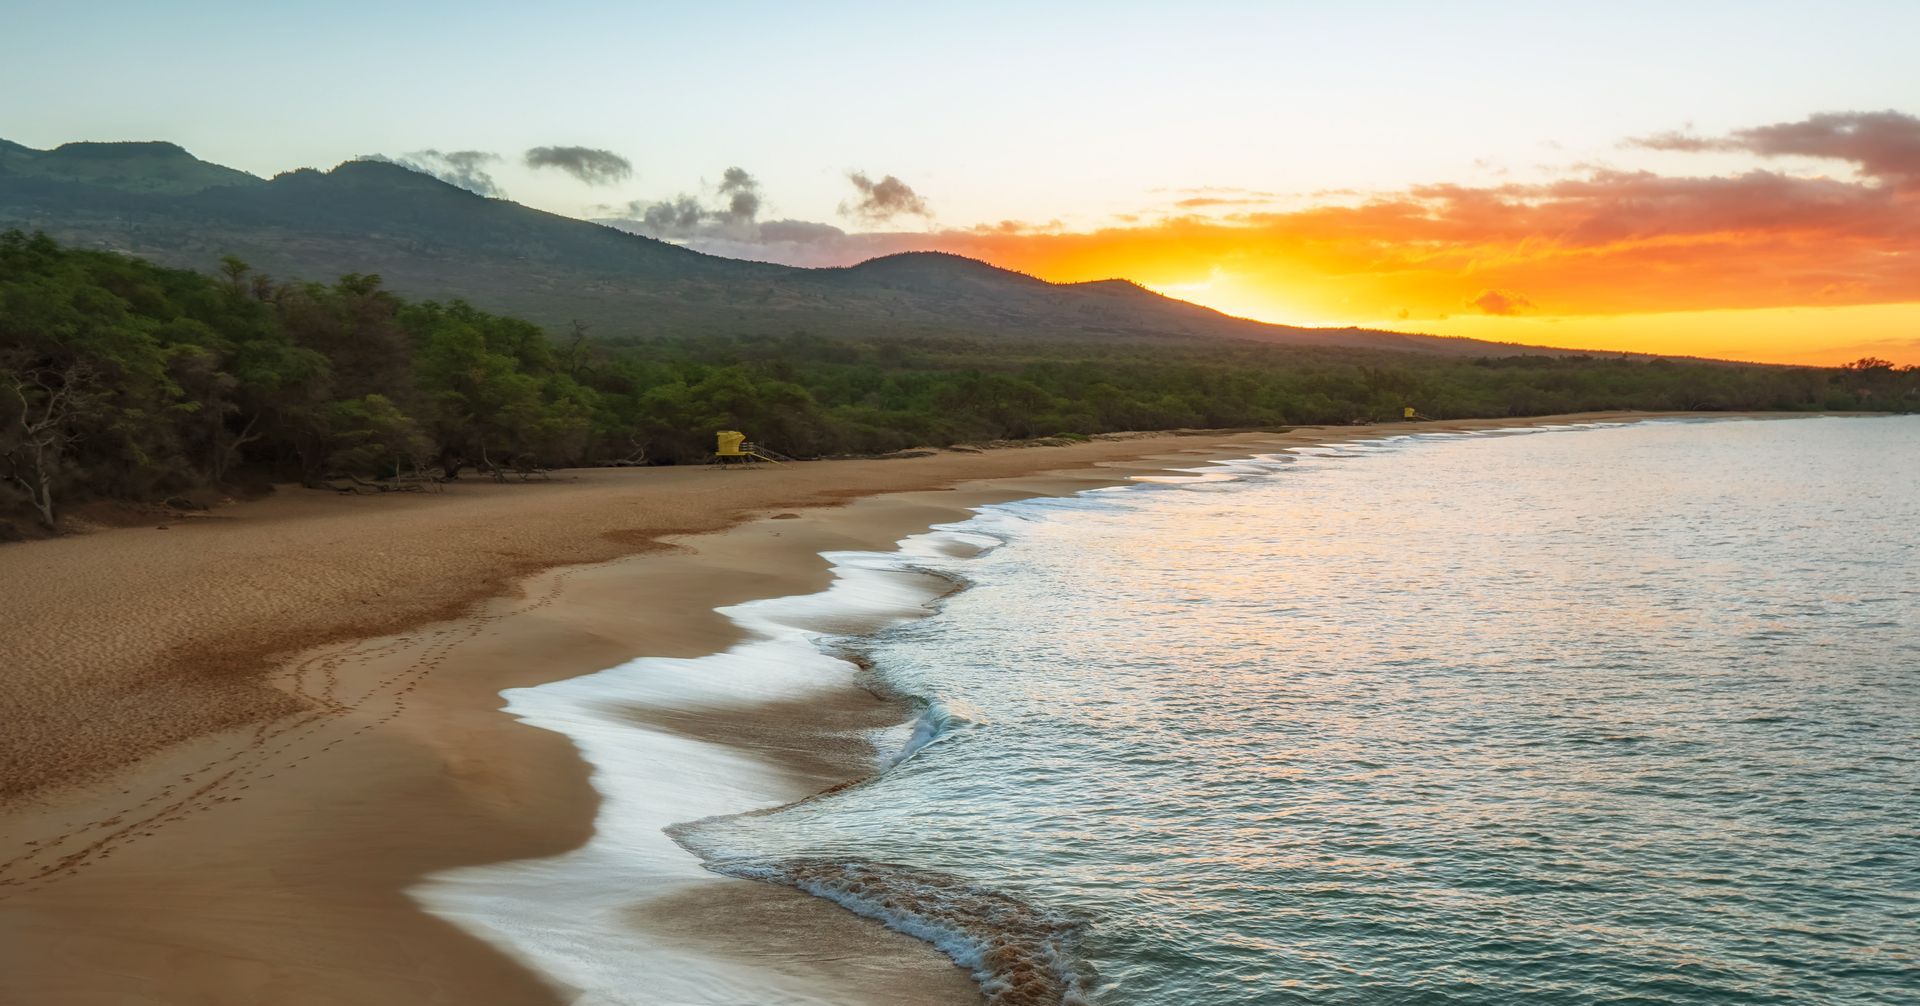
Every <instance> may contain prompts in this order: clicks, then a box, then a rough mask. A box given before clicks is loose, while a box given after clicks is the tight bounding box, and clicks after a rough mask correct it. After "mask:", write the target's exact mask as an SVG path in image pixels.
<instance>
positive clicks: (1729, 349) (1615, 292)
mask: <svg viewBox="0 0 1920 1006" xmlns="http://www.w3.org/2000/svg"><path fill="white" fill-rule="evenodd" d="M1628 145H1629V146H1632V147H1637V148H1646V149H1656V150H1663V151H1678V152H1695V151H1700V152H1704V151H1721V152H1728V151H1731V152H1736V153H1740V154H1745V155H1748V156H1750V157H1751V158H1753V160H1754V161H1755V162H1756V163H1755V164H1754V165H1753V166H1751V167H1748V168H1746V169H1745V170H1743V171H1741V172H1739V173H1737V174H1729V175H1716V176H1667V175H1661V174H1656V173H1653V172H1651V171H1621V170H1607V169H1594V170H1589V171H1587V172H1584V173H1580V174H1576V175H1571V176H1569V177H1566V178H1563V179H1558V180H1553V181H1547V182H1541V183H1532V184H1509V185H1500V186H1492V187H1477V188H1476V187H1468V186H1461V185H1433V186H1425V187H1416V188H1412V189H1409V190H1407V191H1404V192H1395V193H1386V194H1377V195H1371V196H1366V197H1363V198H1360V199H1359V200H1357V201H1350V202H1349V203H1347V204H1343V205H1319V206H1307V207H1305V208H1291V209H1272V208H1268V207H1266V206H1264V205H1263V204H1264V203H1266V202H1267V201H1268V198H1269V197H1266V196H1265V195H1264V194H1259V193H1247V194H1244V195H1241V196H1238V197H1212V198H1196V199H1188V200H1184V201H1182V202H1180V203H1177V204H1175V206H1174V207H1173V208H1172V210H1171V211H1170V212H1168V213H1166V214H1164V215H1162V216H1160V217H1158V218H1157V219H1152V220H1142V221H1140V222H1135V223H1128V224H1124V225H1119V226H1112V227H1106V228H1101V229H1096V230H1089V231H1085V232H1078V233H1075V232H1064V231H1061V230H1058V229H1026V228H1022V227H1019V226H1017V225H1004V226H1001V227H996V228H976V229H974V230H973V231H947V232H943V233H939V234H936V235H930V238H931V240H930V242H929V243H930V244H931V245H933V246H937V247H940V248H942V249H945V250H949V251H954V252H958V253H961V254H967V255H972V256H975V257H978V258H982V259H985V260H987V261H990V262H993V263H995V264H996V265H1001V266H1005V267H1008V268H1013V269H1019V270H1022V271H1025V272H1029V273H1032V274H1033V275H1036V276H1039V277H1041V278H1044V279H1048V280H1052V281H1056V282H1076V281H1083V280H1094V279H1105V278H1112V277H1122V278H1126V279H1131V280H1134V281H1136V282H1139V283H1141V284H1142V285H1144V286H1147V287H1150V288H1152V289H1154V290H1156V291H1159V292H1162V293H1165V294H1168V295H1171V296H1176V297H1180V298H1183V299H1186V300H1191V301H1194V302H1196V303H1200V304H1205V305H1207V306H1210V307H1213V308H1216V309H1219V310H1221V311H1225V312H1227V313H1230V314H1236V315H1242V316H1245V317H1250V318H1257V319H1260V320H1263V321H1272V322H1281V323H1290V324H1306V325H1360V326H1377V327H1386V328H1395V329H1402V330H1406V331H1419V332H1430V333H1436V334H1442V335H1459V336H1471V337H1475V338H1482V339H1493V340H1500V341H1508V342H1525V343H1532V344H1538V345H1550V346H1562V347H1580V348H1593V349H1603V350H1632V351H1643V352H1661V353H1676V354H1690V355H1700V356H1712V357H1730V358H1736V359H1746V360H1759V361H1768V362H1781V363H1815V364H1837V363H1841V362H1845V361H1846V360H1850V359H1854V358H1857V357H1860V356H1863V355H1874V356H1880V357H1885V358H1889V359H1892V360H1894V361H1896V362H1902V363H1913V362H1920V119H1916V118H1915V117H1913V116H1909V115H1905V114H1901V113H1896V112H1883V113H1868V114H1846V115H1825V116H1813V117H1811V118H1809V119H1807V120H1805V121H1802V122H1793V123H1783V124H1779V125H1775V126H1766V127H1759V128H1756V129H1749V130H1743V131H1740V132H1737V133H1735V134H1733V135H1731V136H1727V137H1695V136H1690V135H1679V134H1674V135H1664V136H1655V137H1649V138H1644V139H1639V140H1634V141H1630V142H1629V144H1628ZM1788 158H1790V159H1792V160H1793V168H1794V170H1788V169H1787V168H1786V167H1784V166H1781V165H1778V164H1775V163H1770V162H1775V161H1777V160H1779V159H1788ZM1222 208H1224V209H1225V210H1226V212H1215V213H1211V214H1206V211H1207V210H1218V209H1222ZM1203 214H1204V215H1203Z"/></svg>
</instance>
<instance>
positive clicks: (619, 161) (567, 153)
mask: <svg viewBox="0 0 1920 1006" xmlns="http://www.w3.org/2000/svg"><path fill="white" fill-rule="evenodd" d="M526 165H527V167H529V168H536V169H538V168H559V169H560V170H561V171H564V172H566V173H567V174H569V175H572V176H573V177H575V178H577V179H579V180H580V181H582V182H585V183H586V184H588V185H612V184H614V183H616V182H624V181H626V180H627V179H629V178H631V177H633V162H632V161H629V160H627V159H626V158H624V157H621V156H620V155H619V154H616V153H614V152H613V151H611V150H598V149H595V148H593V147H534V148H533V149H531V150H529V151H527V153H526Z"/></svg>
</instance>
